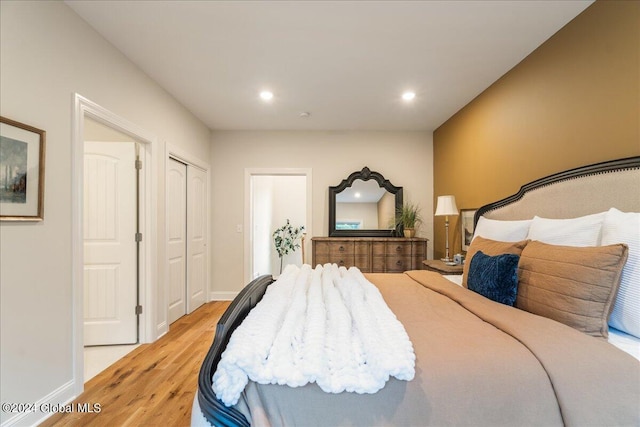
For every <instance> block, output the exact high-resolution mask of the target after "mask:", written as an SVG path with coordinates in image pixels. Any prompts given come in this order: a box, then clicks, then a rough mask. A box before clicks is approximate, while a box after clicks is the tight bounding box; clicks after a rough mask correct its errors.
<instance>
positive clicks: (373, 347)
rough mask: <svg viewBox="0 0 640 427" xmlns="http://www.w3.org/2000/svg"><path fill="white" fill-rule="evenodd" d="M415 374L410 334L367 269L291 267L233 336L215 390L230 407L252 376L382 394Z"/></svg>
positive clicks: (273, 381)
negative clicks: (393, 379)
mask: <svg viewBox="0 0 640 427" xmlns="http://www.w3.org/2000/svg"><path fill="white" fill-rule="evenodd" d="M414 374H415V355H414V353H413V345H412V344H411V341H410V340H409V336H408V335H407V333H406V331H405V330H404V327H403V326H402V324H401V323H400V322H399V321H398V319H397V318H396V316H395V315H394V314H393V312H392V311H391V310H390V309H389V307H388V306H387V304H386V303H385V302H384V299H383V298H382V295H380V291H378V289H377V288H376V287H375V286H374V285H373V284H371V283H370V282H369V281H367V279H365V277H364V276H363V275H362V273H361V272H360V270H358V269H357V268H355V267H351V268H350V269H349V270H347V269H345V268H344V267H340V268H338V267H337V265H335V264H325V265H324V266H320V265H318V266H317V267H316V268H315V269H311V266H309V265H304V266H303V267H302V268H298V267H296V266H293V265H289V266H287V268H286V269H285V271H284V272H283V273H282V275H281V276H280V278H279V279H278V280H277V281H276V282H274V283H273V284H271V285H270V286H269V287H268V288H267V291H266V293H265V295H264V297H263V299H262V300H261V301H260V303H258V305H256V306H255V307H254V308H253V310H251V312H250V313H249V315H248V316H247V317H246V318H245V320H244V321H243V322H242V324H241V325H240V326H239V327H238V328H237V329H236V330H235V332H234V333H233V335H232V336H231V339H230V341H229V344H228V345H227V348H226V350H225V351H224V353H223V354H222V359H221V360H220V363H219V364H218V368H217V370H216V372H215V374H214V376H213V390H214V392H215V393H216V396H217V397H218V399H220V400H221V401H222V402H224V403H225V405H227V406H231V405H235V404H236V403H237V402H238V399H239V397H240V395H241V394H242V391H243V390H244V388H245V386H246V385H247V383H248V380H249V379H251V380H252V381H255V382H257V383H260V384H284V385H288V386H291V387H299V386H303V385H305V384H307V383H313V382H315V383H317V384H318V386H320V388H321V389H322V390H324V391H325V392H327V393H341V392H343V391H348V392H356V393H375V392H376V391H378V390H380V389H381V388H382V387H384V385H385V383H386V382H387V381H388V379H389V376H394V377H396V378H397V379H400V380H406V381H409V380H412V379H413V377H414Z"/></svg>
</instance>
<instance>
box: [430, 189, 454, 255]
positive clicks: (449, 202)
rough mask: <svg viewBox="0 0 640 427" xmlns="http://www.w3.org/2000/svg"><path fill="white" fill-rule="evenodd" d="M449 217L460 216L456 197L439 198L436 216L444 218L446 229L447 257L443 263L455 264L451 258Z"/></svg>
mask: <svg viewBox="0 0 640 427" xmlns="http://www.w3.org/2000/svg"><path fill="white" fill-rule="evenodd" d="M449 215H458V207H457V206H456V198H455V196H438V204H437V206H436V213H435V216H444V229H445V242H446V245H445V249H446V250H445V257H444V258H441V261H443V262H453V260H452V259H451V258H450V257H449Z"/></svg>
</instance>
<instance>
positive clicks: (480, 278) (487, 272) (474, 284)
mask: <svg viewBox="0 0 640 427" xmlns="http://www.w3.org/2000/svg"><path fill="white" fill-rule="evenodd" d="M519 260H520V256H518V255H514V254H502V255H496V256H489V255H485V254H484V253H483V252H482V251H478V252H476V254H475V255H474V256H473V258H471V264H470V265H469V277H468V278H467V286H468V288H469V289H471V290H472V291H475V292H477V293H479V294H480V295H483V296H485V297H487V298H489V299H491V300H493V301H496V302H499V303H502V304H506V305H510V306H512V307H513V304H514V303H515V302H516V296H517V294H518V261H519Z"/></svg>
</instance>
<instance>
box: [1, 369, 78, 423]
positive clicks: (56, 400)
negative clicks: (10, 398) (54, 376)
mask: <svg viewBox="0 0 640 427" xmlns="http://www.w3.org/2000/svg"><path fill="white" fill-rule="evenodd" d="M73 390H74V385H73V380H71V381H69V382H68V383H66V384H62V385H61V386H60V387H58V388H57V389H55V390H53V391H52V392H51V393H49V394H47V395H46V396H45V397H43V398H42V399H39V400H38V401H37V402H35V403H34V407H35V408H36V411H35V412H22V413H19V414H16V415H14V416H13V417H11V418H9V419H8V420H5V421H4V422H3V423H2V424H1V427H11V426H27V425H28V426H35V425H38V424H40V423H42V422H43V421H44V420H46V419H47V418H49V417H50V416H51V415H53V414H55V412H54V411H47V410H46V409H47V408H46V407H45V408H42V406H44V405H56V406H57V405H66V404H69V403H70V402H72V401H73V399H74V398H75V395H74V393H73ZM60 402H63V403H60ZM3 403H4V402H3ZM41 409H45V410H44V411H42V410H41Z"/></svg>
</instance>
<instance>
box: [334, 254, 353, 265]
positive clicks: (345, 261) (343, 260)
mask: <svg viewBox="0 0 640 427" xmlns="http://www.w3.org/2000/svg"><path fill="white" fill-rule="evenodd" d="M354 261H355V259H354V258H353V255H345V256H342V257H338V258H331V262H332V263H335V264H338V267H346V268H349V267H352V266H353V265H355V264H354Z"/></svg>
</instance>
